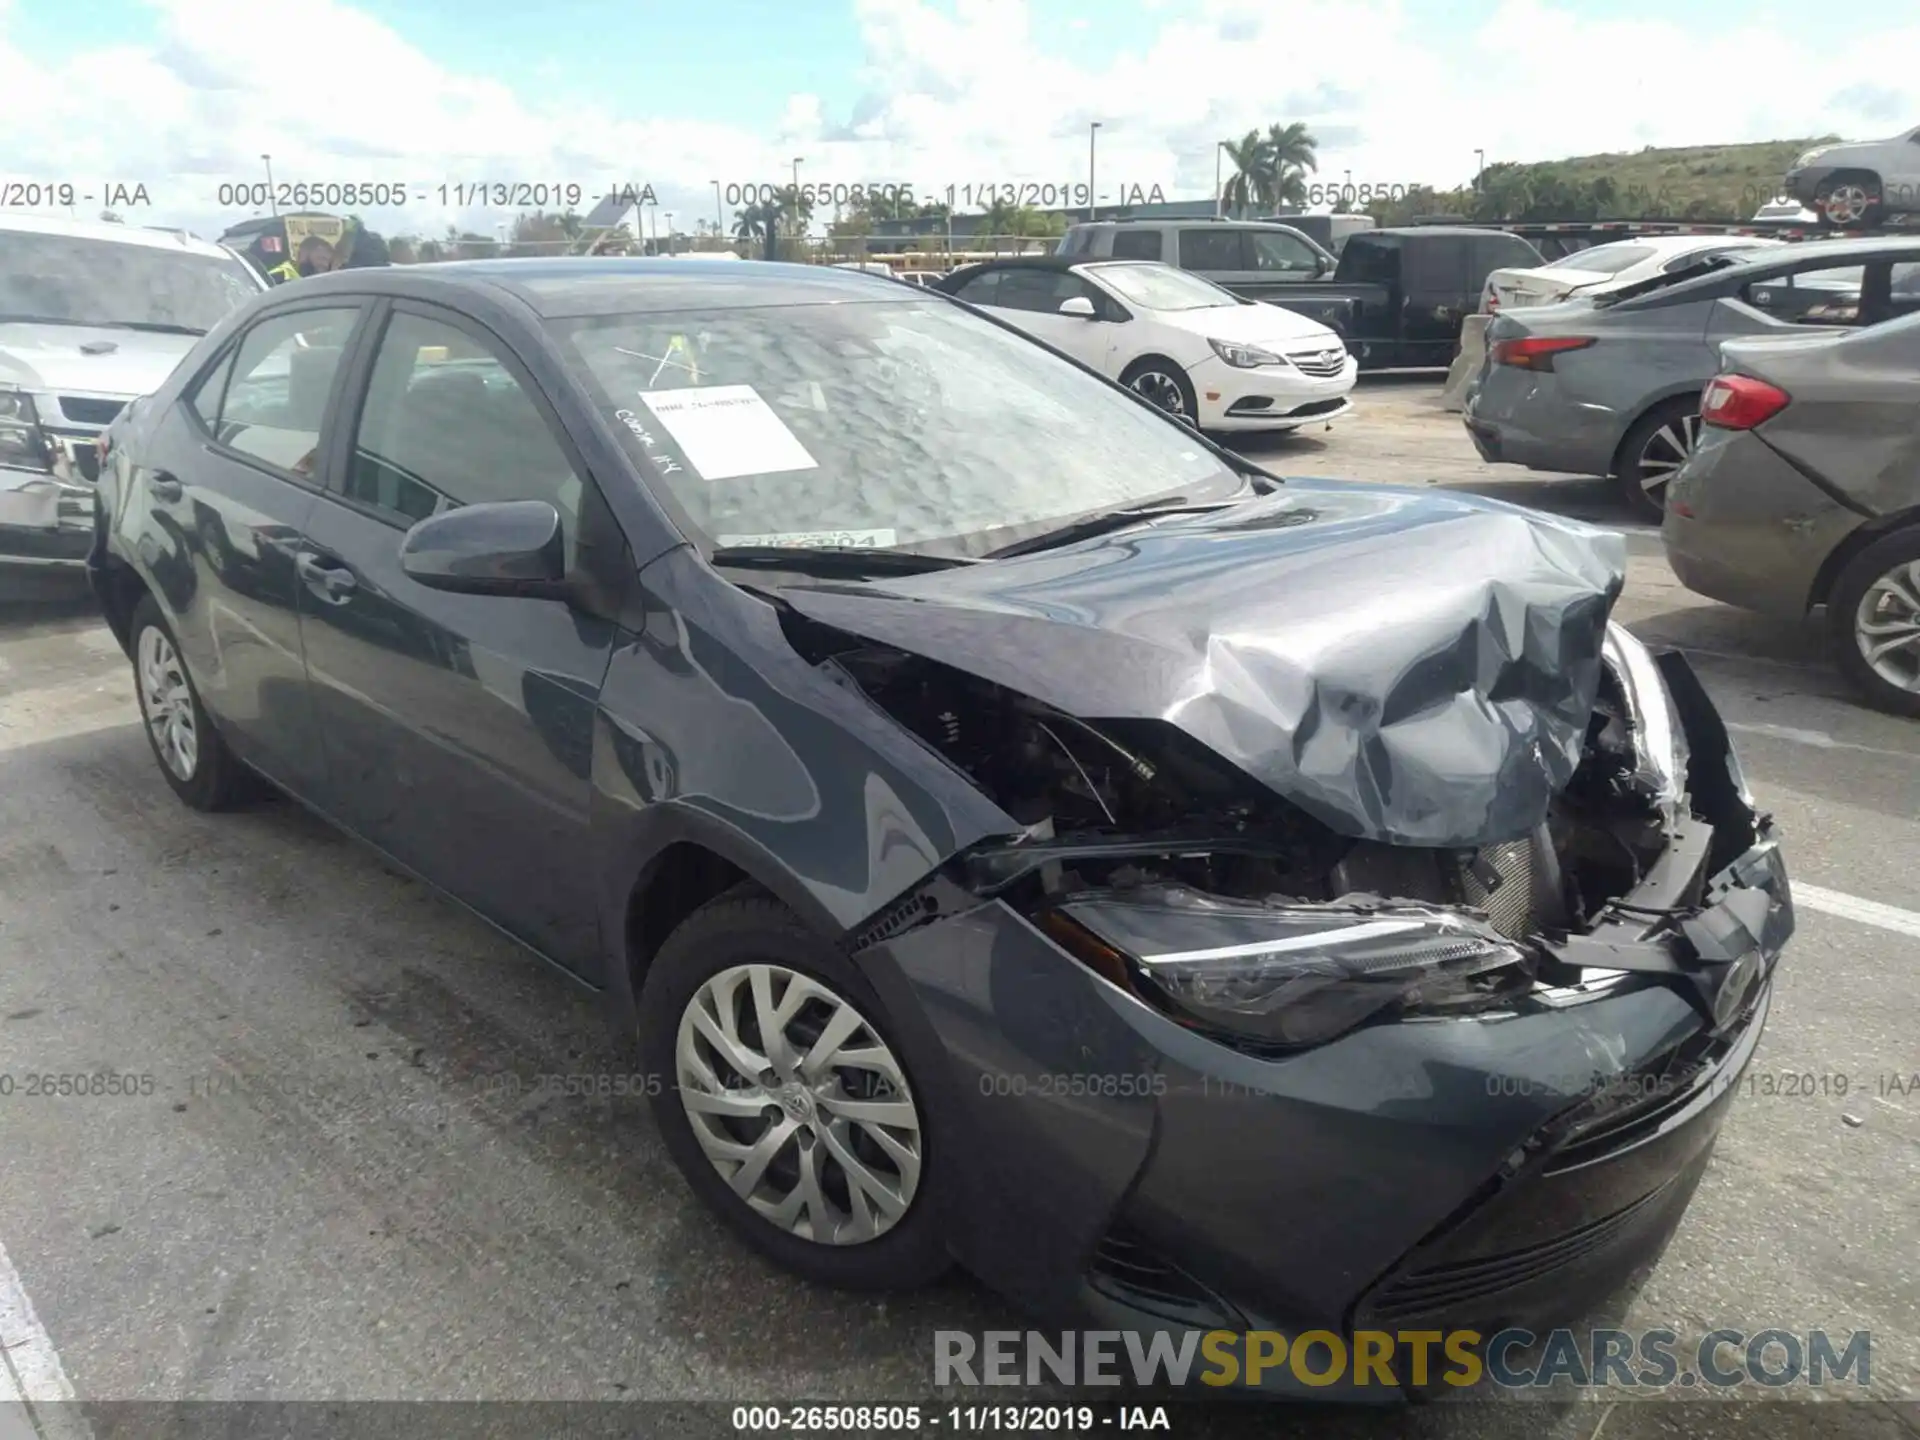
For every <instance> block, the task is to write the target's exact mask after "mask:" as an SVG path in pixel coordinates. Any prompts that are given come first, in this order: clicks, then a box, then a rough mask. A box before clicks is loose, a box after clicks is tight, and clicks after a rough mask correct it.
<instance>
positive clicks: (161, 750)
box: [128, 595, 247, 811]
mask: <svg viewBox="0 0 1920 1440" xmlns="http://www.w3.org/2000/svg"><path fill="white" fill-rule="evenodd" d="M128 633H129V636H130V637H131V641H132V643H131V645H130V646H129V648H130V650H131V651H132V654H133V685H134V694H135V697H136V699H137V700H138V701H139V704H140V719H141V728H142V729H143V730H145V731H146V732H147V744H148V746H149V747H151V748H152V750H153V758H154V760H155V761H157V762H158V763H159V766H160V773H161V775H162V776H164V777H165V778H166V782H167V784H168V785H170V786H172V787H173V793H174V794H176V795H178V796H179V797H180V798H181V799H182V800H184V801H185V802H186V803H187V804H189V805H191V806H192V807H193V808H194V809H196V810H209V811H212V810H228V809H231V808H233V806H234V805H235V804H237V803H238V802H239V801H240V800H241V799H242V798H243V797H244V796H245V794H246V792H247V783H246V781H247V772H246V771H245V769H244V768H242V766H241V765H240V762H239V761H237V760H235V759H234V758H233V755H232V753H231V752H230V751H229V750H228V749H227V745H226V742H225V741H224V740H222V739H221V738H220V732H219V731H218V730H216V729H215V728H214V725H213V719H212V717H211V716H209V715H208V714H207V708H206V706H205V705H203V704H201V703H200V692H199V691H198V690H196V689H195V688H194V684H193V677H192V676H191V675H189V674H188V673H187V662H186V661H185V659H183V658H182V657H181V654H180V646H179V643H178V642H177V641H176V640H175V639H174V638H173V631H172V629H171V628H169V626H168V625H167V621H166V617H165V616H163V615H162V614H161V613H160V607H159V606H158V605H157V604H155V603H154V599H153V597H152V596H151V595H143V596H141V597H140V603H139V604H137V605H135V606H134V607H133V618H132V620H131V621H130V622H129V631H128Z"/></svg>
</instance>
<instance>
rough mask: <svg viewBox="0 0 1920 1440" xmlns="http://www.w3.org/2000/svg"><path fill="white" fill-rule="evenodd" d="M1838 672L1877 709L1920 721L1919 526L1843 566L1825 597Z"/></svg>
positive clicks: (1897, 533)
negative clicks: (1857, 688)
mask: <svg viewBox="0 0 1920 1440" xmlns="http://www.w3.org/2000/svg"><path fill="white" fill-rule="evenodd" d="M1827 623H1828V625H1829V626H1830V627H1831V629H1832V632H1833V641H1834V649H1835V651H1836V652H1837V653H1838V655H1839V657H1840V669H1841V670H1842V671H1843V672H1844V673H1845V674H1846V676H1847V678H1848V679H1849V680H1851V681H1852V682H1853V683H1854V684H1855V685H1856V686H1857V687H1859V689H1860V691H1861V692H1862V693H1863V694H1864V695H1866V697H1867V698H1868V700H1870V701H1871V702H1872V703H1873V704H1874V705H1875V706H1877V707H1879V708H1880V709H1882V710H1886V711H1889V712H1891V713H1892V714H1895V715H1907V716H1912V717H1915V718H1920V528H1915V529H1908V530H1897V531H1895V532H1894V533H1893V534H1891V535H1887V536H1884V537H1882V538H1881V539H1879V540H1876V541H1874V543H1873V544H1871V545H1869V546H1867V548H1866V549H1864V550H1862V551H1861V552H1860V553H1859V554H1858V555H1856V556H1854V557H1853V559H1852V560H1850V561H1849V562H1848V563H1847V567H1846V568H1845V569H1844V570H1842V571H1841V572H1840V577H1839V579H1837V580H1836V581H1835V582H1834V586H1833V591H1832V593H1831V594H1829V595H1828V597H1827Z"/></svg>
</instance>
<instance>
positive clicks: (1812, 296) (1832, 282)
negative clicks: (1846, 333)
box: [1744, 265, 1867, 325]
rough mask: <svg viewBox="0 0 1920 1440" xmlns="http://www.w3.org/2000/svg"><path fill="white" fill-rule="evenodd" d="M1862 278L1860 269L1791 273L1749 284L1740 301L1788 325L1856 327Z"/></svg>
mask: <svg viewBox="0 0 1920 1440" xmlns="http://www.w3.org/2000/svg"><path fill="white" fill-rule="evenodd" d="M1866 274H1867V272H1866V267H1865V266H1863V265H1846V266H1838V267H1830V268H1827V269H1817V270H1816V269H1808V270H1793V271H1789V272H1788V273H1786V274H1784V275H1775V276H1771V277H1769V278H1768V279H1765V280H1755V281H1753V282H1751V283H1750V284H1748V285H1747V287H1746V290H1745V295H1744V298H1745V300H1746V302H1747V303H1748V304H1749V305H1751V306H1753V308H1754V309H1756V310H1762V311H1765V312H1766V313H1767V314H1768V315H1770V316H1772V317H1773V318H1774V319H1775V320H1780V321H1784V322H1785V323H1787V324H1789V325H1857V324H1859V323H1860V292H1861V289H1862V288H1863V286H1864V285H1865V283H1866Z"/></svg>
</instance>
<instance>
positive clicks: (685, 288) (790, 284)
mask: <svg viewBox="0 0 1920 1440" xmlns="http://www.w3.org/2000/svg"><path fill="white" fill-rule="evenodd" d="M299 283H300V286H301V291H302V293H303V294H319V293H321V292H322V291H323V290H328V289H332V290H347V291H355V292H359V293H363V294H385V295H411V296H414V297H416V298H419V299H435V298H438V299H443V300H444V299H447V298H449V297H450V296H453V295H457V294H458V293H460V292H462V291H464V292H467V293H469V294H473V295H479V294H483V293H488V292H492V293H496V294H497V293H499V292H502V291H504V292H506V293H507V294H509V295H512V296H513V297H514V298H516V299H518V300H520V301H521V302H522V303H524V304H525V305H527V306H528V307H529V308H530V309H532V310H533V311H534V312H535V313H537V314H539V315H540V316H542V317H544V318H546V319H573V318H578V317H581V316H588V315H620V314H630V313H633V312H636V311H639V312H649V311H652V312H667V311H675V310H747V309H759V308H772V307H780V306H792V305H836V304H849V303H852V304H858V303H861V302H868V303H883V302H887V301H891V302H893V303H894V304H899V303H901V302H902V301H903V300H904V301H907V302H909V303H911V302H912V300H913V298H914V297H913V296H912V294H911V293H909V292H910V291H911V288H912V287H909V286H904V285H902V284H901V283H900V282H899V281H897V280H894V279H893V278H891V277H890V276H885V275H870V274H868V273H867V272H865V271H863V270H841V269H839V268H837V267H835V266H831V265H793V264H787V263H785V262H780V261H770V260H759V261H753V262H750V263H747V264H741V263H739V262H738V261H735V262H734V263H733V264H727V263H725V262H723V261H718V260H704V259H702V260H690V259H687V258H686V257H684V256H683V257H680V258H677V259H668V258H666V257H665V256H647V257H640V256H606V255H566V256H552V257H548V256H538V257H528V258H524V259H503V260H453V261H441V262H435V263H431V264H424V265H384V266H375V267H370V268H367V269H357V270H356V269H348V270H338V271H335V272H333V273H332V274H329V275H316V276H312V277H309V278H308V279H305V280H302V281H300V282H299Z"/></svg>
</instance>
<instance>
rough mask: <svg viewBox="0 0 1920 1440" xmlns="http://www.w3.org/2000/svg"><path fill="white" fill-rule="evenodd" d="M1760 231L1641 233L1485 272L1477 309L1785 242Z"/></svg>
mask: <svg viewBox="0 0 1920 1440" xmlns="http://www.w3.org/2000/svg"><path fill="white" fill-rule="evenodd" d="M1786 243H1787V242H1786V241H1784V240H1769V239H1767V238H1766V237H1764V236H1760V235H1643V236H1637V237H1635V238H1634V239H1631V240H1613V241H1609V242H1608V243H1607V244H1605V245H1595V246H1593V247H1591V248H1590V249H1586V250H1579V251H1575V252H1574V253H1573V254H1571V255H1568V256H1565V257H1564V258H1562V259H1559V260H1556V261H1554V262H1553V263H1552V264H1551V265H1539V266H1535V267H1534V268H1533V269H1531V270H1496V271H1494V272H1493V273H1492V274H1491V275H1489V276H1487V284H1486V288H1485V289H1484V290H1483V291H1482V292H1481V295H1480V312H1481V313H1482V314H1483V315H1492V314H1497V313H1499V312H1500V311H1502V310H1518V309H1521V308H1522V307H1524V306H1528V305H1553V304H1557V303H1558V302H1559V301H1562V300H1567V299H1571V298H1572V297H1574V296H1576V295H1578V296H1581V297H1583V298H1584V297H1586V296H1589V295H1599V294H1604V293H1605V292H1607V291H1609V290H1620V289H1624V288H1625V287H1627V286H1628V285H1634V284H1638V283H1639V282H1640V281H1642V280H1651V279H1653V277H1654V276H1656V275H1670V274H1672V273H1673V272H1674V271H1676V270H1684V269H1686V268H1687V266H1689V265H1698V264H1699V263H1700V262H1701V261H1702V260H1708V259H1711V258H1712V257H1714V256H1716V255H1732V254H1736V253H1738V252H1741V251H1748V250H1762V249H1765V248H1766V247H1768V246H1770V245H1784V244H1786Z"/></svg>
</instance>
